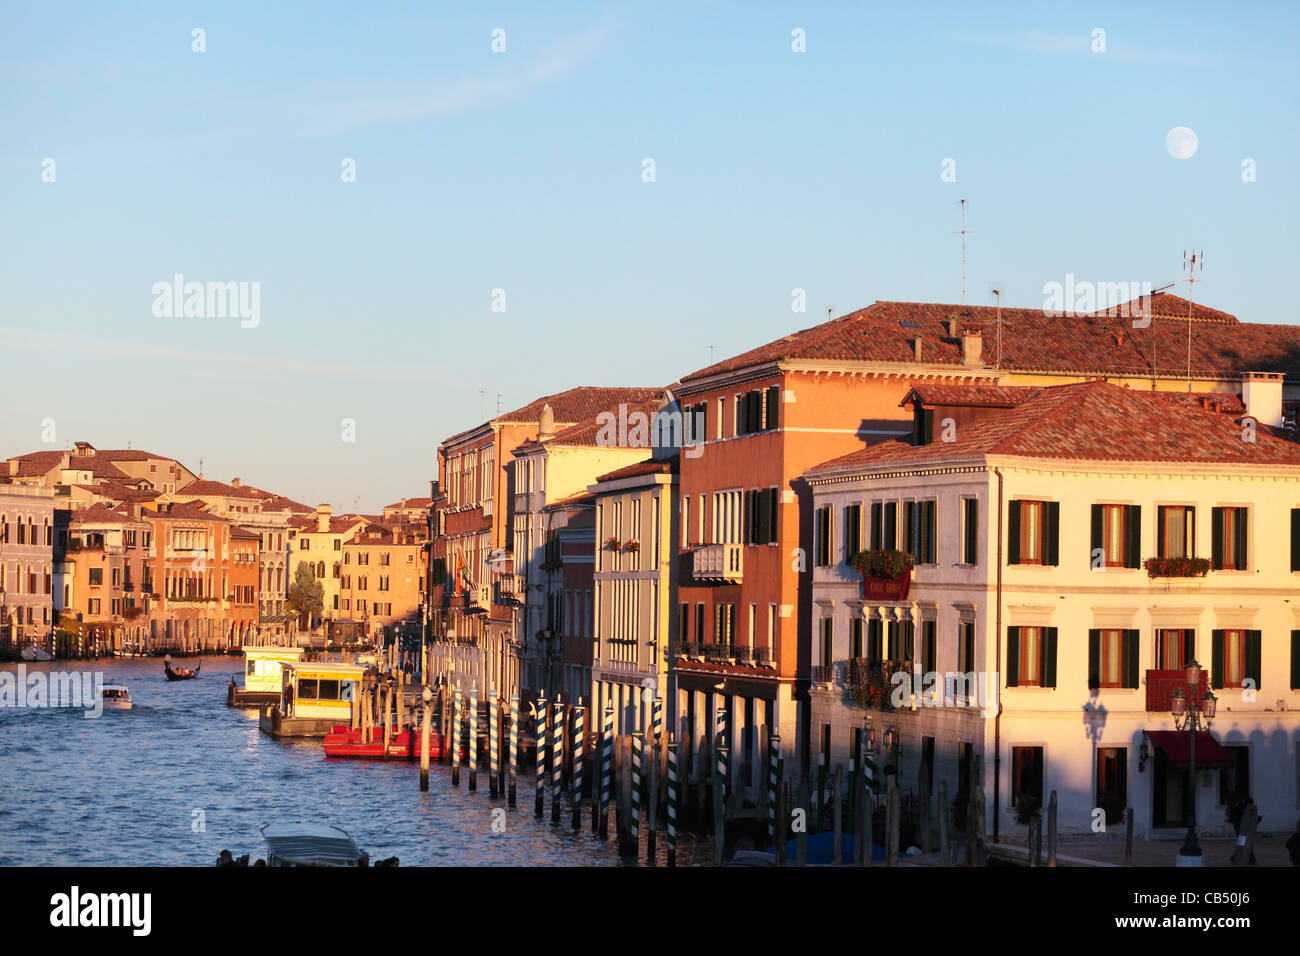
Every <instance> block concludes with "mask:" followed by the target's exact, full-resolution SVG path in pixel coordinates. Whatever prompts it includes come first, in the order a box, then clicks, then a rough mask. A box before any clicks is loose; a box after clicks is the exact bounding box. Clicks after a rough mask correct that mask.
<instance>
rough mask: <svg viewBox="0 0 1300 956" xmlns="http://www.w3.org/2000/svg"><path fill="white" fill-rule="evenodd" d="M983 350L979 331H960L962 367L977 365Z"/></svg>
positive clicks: (982, 341)
mask: <svg viewBox="0 0 1300 956" xmlns="http://www.w3.org/2000/svg"><path fill="white" fill-rule="evenodd" d="M983 350H984V336H983V334H982V333H981V332H980V330H979V329H962V330H961V361H962V364H963V365H979V364H980V353H981V352H982V351H983Z"/></svg>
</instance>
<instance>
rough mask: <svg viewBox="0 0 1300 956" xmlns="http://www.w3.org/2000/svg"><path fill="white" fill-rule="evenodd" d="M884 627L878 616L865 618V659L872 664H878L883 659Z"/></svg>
mask: <svg viewBox="0 0 1300 956" xmlns="http://www.w3.org/2000/svg"><path fill="white" fill-rule="evenodd" d="M884 629H885V622H884V621H882V620H881V619H880V618H878V617H870V618H868V619H867V661H868V662H869V663H872V664H879V663H880V662H881V661H883V660H884V658H885V655H884V649H883V647H882V645H883V644H884V640H883V638H884Z"/></svg>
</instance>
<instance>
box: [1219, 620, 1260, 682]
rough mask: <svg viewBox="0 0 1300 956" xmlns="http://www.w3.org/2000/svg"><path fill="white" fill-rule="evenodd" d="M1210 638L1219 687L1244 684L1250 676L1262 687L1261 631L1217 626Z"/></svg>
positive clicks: (1250, 678)
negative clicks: (1219, 627) (1218, 627)
mask: <svg viewBox="0 0 1300 956" xmlns="http://www.w3.org/2000/svg"><path fill="white" fill-rule="evenodd" d="M1210 638H1211V650H1210V654H1211V657H1212V659H1213V661H1214V663H1213V670H1212V672H1211V685H1212V686H1213V687H1214V688H1215V689H1216V690H1217V689H1219V688H1223V687H1242V686H1245V681H1246V680H1247V679H1249V680H1252V681H1254V688H1255V690H1259V689H1260V651H1261V644H1262V641H1261V636H1260V632H1259V631H1244V630H1216V631H1212V632H1211V634H1210Z"/></svg>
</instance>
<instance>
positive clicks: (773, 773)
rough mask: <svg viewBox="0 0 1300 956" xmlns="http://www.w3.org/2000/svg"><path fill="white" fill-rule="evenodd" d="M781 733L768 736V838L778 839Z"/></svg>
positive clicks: (770, 839) (771, 839) (769, 840)
mask: <svg viewBox="0 0 1300 956" xmlns="http://www.w3.org/2000/svg"><path fill="white" fill-rule="evenodd" d="M780 774H781V735H780V734H778V733H773V734H771V735H770V736H769V737H768V738H767V839H768V842H769V843H770V842H772V841H773V840H775V839H776V795H777V793H778V792H780V789H781V776H780Z"/></svg>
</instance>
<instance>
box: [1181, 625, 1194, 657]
mask: <svg viewBox="0 0 1300 956" xmlns="http://www.w3.org/2000/svg"><path fill="white" fill-rule="evenodd" d="M1195 657H1196V632H1195V631H1193V630H1192V629H1190V628H1188V630H1187V633H1186V634H1184V635H1183V663H1184V664H1186V663H1187V662H1188V661H1190V660H1193V659H1195Z"/></svg>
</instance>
